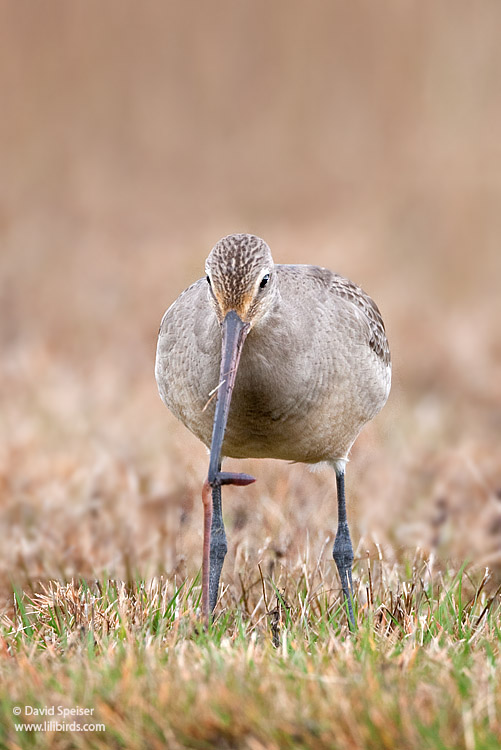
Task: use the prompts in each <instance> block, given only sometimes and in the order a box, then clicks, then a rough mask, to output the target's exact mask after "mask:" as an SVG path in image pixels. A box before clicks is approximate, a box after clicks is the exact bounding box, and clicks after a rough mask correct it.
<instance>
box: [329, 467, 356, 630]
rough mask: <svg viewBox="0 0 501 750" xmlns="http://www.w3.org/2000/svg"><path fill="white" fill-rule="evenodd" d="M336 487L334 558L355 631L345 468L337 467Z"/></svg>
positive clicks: (351, 624)
mask: <svg viewBox="0 0 501 750" xmlns="http://www.w3.org/2000/svg"><path fill="white" fill-rule="evenodd" d="M336 485H337V507H338V517H337V523H338V525H337V534H336V539H335V541H334V549H333V550H332V556H333V557H334V560H335V562H336V565H337V569H338V571H339V577H340V578H341V586H342V587H343V594H344V598H345V601H346V604H347V606H348V618H349V622H350V628H351V629H352V630H353V629H355V617H354V615H353V578H352V575H351V568H352V565H353V546H352V544H351V538H350V530H349V528H348V520H347V517H346V497H345V492H344V468H343V469H339V468H338V467H336Z"/></svg>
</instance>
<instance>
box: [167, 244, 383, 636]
mask: <svg viewBox="0 0 501 750" xmlns="http://www.w3.org/2000/svg"><path fill="white" fill-rule="evenodd" d="M205 271H206V278H203V279H199V280H198V281H196V282H195V283H194V284H192V285H191V286H190V287H189V288H188V289H186V290H185V291H184V292H183V293H182V294H181V296H180V297H179V298H178V299H177V300H176V301H175V302H174V304H172V305H171V307H169V309H168V310H167V312H166V313H165V315H164V316H163V319H162V322H161V325H160V332H159V337H158V346H157V356H156V365H155V375H156V379H157V383H158V389H159V392H160V396H161V397H162V400H163V401H164V403H165V404H166V406H167V407H168V408H169V409H170V410H171V411H172V412H173V414H174V415H175V416H176V417H177V418H178V419H180V420H181V422H183V424H184V425H185V426H186V427H187V428H188V429H189V430H191V432H193V433H194V434H195V435H196V436H197V437H198V438H200V440H201V441H202V442H203V443H205V445H206V446H208V447H209V446H210V460H209V472H208V477H207V479H206V481H205V483H204V489H203V492H202V497H203V500H204V554H203V564H202V573H203V575H202V611H203V615H204V618H205V620H206V622H208V621H209V612H212V611H213V610H214V607H215V605H216V601H217V596H218V586H219V578H220V574H221V568H222V566H223V561H224V558H225V555H226V551H227V542H226V534H225V530H224V523H223V516H222V509H221V485H223V484H249V483H250V482H253V481H254V479H253V477H250V476H248V475H246V474H230V473H227V472H222V471H221V462H222V457H224V456H231V457H233V458H279V459H285V460H287V461H297V462H304V463H307V464H316V463H319V462H327V463H329V464H330V465H331V466H332V467H333V468H334V470H335V472H336V485H337V502H338V528H337V534H336V539H335V542H334V549H333V557H334V560H335V561H336V565H337V568H338V571H339V576H340V579H341V585H342V589H343V593H344V598H345V601H346V603H347V606H348V616H349V621H350V626H351V627H354V624H355V620H354V615H353V607H352V597H353V581H352V573H351V569H352V564H353V547H352V544H351V539H350V532H349V529H348V521H347V516H346V503H345V487H344V475H345V466H346V462H347V460H348V454H349V452H350V448H351V446H352V445H353V443H354V441H355V439H356V437H357V435H358V434H359V432H360V430H361V429H362V427H363V425H364V424H365V423H366V422H368V421H369V420H370V419H372V417H374V416H375V415H376V414H377V413H378V412H379V411H380V409H382V407H383V406H384V404H385V402H386V400H387V398H388V394H389V391H390V382H391V363H390V351H389V348H388V342H387V339H386V334H385V329H384V324H383V320H382V318H381V314H380V312H379V310H378V308H377V306H376V304H375V303H374V302H373V301H372V299H371V298H370V297H369V296H368V295H367V294H365V292H364V291H363V290H362V289H361V288H360V287H358V286H357V285H356V284H354V283H353V282H351V281H349V280H348V279H345V278H343V277H342V276H339V275H338V274H336V273H333V272H332V271H328V270H327V269H325V268H319V267H318V266H310V265H275V264H274V262H273V258H272V257H271V252H270V249H269V247H268V245H267V244H266V242H264V240H262V239H260V238H259V237H255V236H254V235H250V234H233V235H229V236H228V237H224V238H223V239H222V240H220V241H219V242H218V243H217V244H216V245H215V247H214V248H213V249H212V251H211V253H210V255H209V257H208V258H207V261H206V265H205ZM244 344H245V345H244ZM239 363H240V364H239ZM237 370H238V374H237ZM216 396H217V398H216ZM230 402H231V410H230ZM211 493H212V503H211V501H210V495H211Z"/></svg>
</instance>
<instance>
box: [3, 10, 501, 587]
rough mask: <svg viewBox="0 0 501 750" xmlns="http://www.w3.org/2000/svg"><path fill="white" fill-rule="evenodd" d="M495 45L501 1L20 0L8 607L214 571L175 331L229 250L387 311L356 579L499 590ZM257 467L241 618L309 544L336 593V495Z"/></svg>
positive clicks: (242, 555)
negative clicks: (419, 572)
mask: <svg viewBox="0 0 501 750" xmlns="http://www.w3.org/2000/svg"><path fill="white" fill-rule="evenodd" d="M500 32H501V6H500V5H499V3H497V2H494V1H493V2H480V3H474V4H473V3H468V2H456V3H454V6H453V7H452V6H451V5H450V4H448V3H440V2H438V3H435V2H420V3H411V2H388V3H384V4H381V3H369V2H366V3H356V4H355V3H345V2H317V1H315V2H309V3H303V2H294V1H292V2H291V0H288V1H285V0H281V1H278V2H273V3H269V2H262V1H261V0H253V1H252V2H251V1H250V0H241V1H239V2H235V1H233V2H221V0H216V1H215V2H211V3H204V2H194V1H188V2H171V3H161V2H153V1H151V0H147V1H146V2H144V1H143V2H141V3H132V2H128V1H126V0H106V2H102V1H100V2H97V1H96V0H87V1H86V2H81V1H80V0H71V1H68V0H64V1H63V0H60V1H56V0H47V2H44V3H34V2H28V1H27V0H15V1H14V0H11V1H10V2H8V1H7V2H3V3H2V4H1V8H0V101H1V117H0V345H1V352H2V355H1V361H0V441H1V442H0V502H1V507H2V511H1V514H0V531H1V537H2V540H3V541H2V545H0V575H1V582H2V591H3V592H5V595H6V596H8V595H9V594H8V592H9V589H8V582H9V580H10V579H14V580H28V581H31V582H36V581H38V580H39V579H43V578H47V577H50V576H60V577H71V576H72V575H86V576H91V575H101V574H102V572H103V571H106V572H108V573H109V574H110V575H117V576H124V575H126V574H138V575H151V574H153V573H162V572H164V573H172V572H173V571H176V573H177V574H179V575H185V574H186V573H187V572H190V573H193V572H195V571H196V569H197V567H198V566H199V564H200V539H201V507H200V501H199V488H200V483H201V481H202V478H203V476H204V473H205V471H206V454H205V451H204V449H203V447H202V446H200V445H199V444H198V443H197V441H196V440H195V438H193V437H191V436H190V435H189V434H188V433H187V432H186V431H185V430H184V428H181V427H180V426H178V425H177V423H176V422H175V420H174V419H173V418H172V417H171V416H170V415H169V414H168V412H167V411H166V409H165V408H164V407H163V405H162V404H161V402H160V400H159V398H158V396H157V393H156V386H155V382H154V377H153V361H154V351H155V344H156V333H157V330H158V324H159V321H160V318H161V316H162V313H163V311H164V309H166V307H167V306H168V305H169V304H170V303H171V302H172V301H173V300H174V299H175V298H176V296H177V295H178V294H179V293H180V292H181V290H182V289H183V288H185V287H186V286H187V285H188V284H189V283H190V282H191V281H193V280H194V279H196V278H198V277H200V276H202V275H203V261H204V258H205V256H206V255H207V253H208V252H209V250H210V248H211V247H212V245H213V244H214V243H215V242H216V241H217V240H218V239H219V238H220V237H221V236H223V235H225V234H228V233H230V232H234V231H250V232H253V233H255V234H258V235H260V236H262V237H264V238H265V239H266V240H267V242H268V243H269V245H270V246H271V249H272V252H273V253H274V257H275V260H276V261H277V262H311V263H317V264H320V265H325V266H329V267H331V268H333V269H335V270H337V271H338V272H340V273H343V274H345V275H348V276H350V277H351V278H353V279H354V280H355V281H357V282H358V283H360V284H361V285H362V286H363V287H364V288H365V289H366V290H367V291H368V292H369V293H370V294H371V295H372V296H374V298H375V299H376V301H377V302H378V304H379V306H380V308H381V310H382V312H383V315H384V318H385V321H386V324H387V330H388V335H389V338H390V344H391V347H392V353H393V360H394V377H395V381H394V382H395V385H394V389H393V394H392V397H391V400H390V402H389V404H388V406H387V407H386V409H385V411H384V412H383V413H382V414H381V416H380V417H379V418H378V419H377V420H376V421H375V423H374V424H373V425H371V426H370V427H368V428H367V430H366V431H365V433H364V434H363V435H362V437H361V438H360V440H359V443H358V444H357V446H356V448H355V450H354V452H353V457H352V463H351V465H350V467H349V478H348V492H349V493H350V505H351V509H350V515H351V518H352V529H353V536H354V538H355V540H356V542H357V543H358V553H357V554H358V557H359V558H364V557H365V555H366V550H368V551H369V554H371V555H375V556H376V557H377V554H379V553H377V545H378V544H379V545H380V548H381V550H382V553H381V554H384V555H385V556H386V558H387V559H390V560H393V559H394V560H401V559H407V558H409V557H410V558H411V559H412V557H413V556H414V555H415V553H416V546H419V547H420V548H422V549H423V550H424V552H423V554H430V552H431V553H432V557H436V558H437V560H450V559H453V560H456V561H459V562H462V561H463V560H464V559H469V560H470V561H472V562H473V563H475V564H477V566H479V567H481V566H483V565H489V566H490V567H494V570H495V571H499V570H500V568H501V553H500V549H501V450H500V445H499V436H500V434H501V336H500V331H499V325H500V319H501V294H500V284H501V249H500V236H501V137H500V133H501V44H500V43H499V39H500ZM247 468H248V469H250V470H251V471H252V472H253V473H255V475H256V476H258V477H259V482H257V483H256V485H254V486H253V487H252V488H248V490H246V491H245V492H242V491H239V490H229V491H228V493H227V499H226V500H225V514H226V517H227V521H228V532H229V536H230V556H229V558H228V563H227V565H226V568H225V571H226V580H227V581H229V582H230V584H231V585H230V589H229V595H231V592H232V591H233V592H236V593H234V596H237V594H238V591H237V590H238V575H239V574H241V573H242V570H245V571H248V575H249V576H250V577H251V578H252V577H253V576H254V574H255V572H256V570H257V567H256V566H257V563H258V562H259V561H263V564H264V563H266V565H268V568H267V569H269V571H270V572H273V571H274V570H275V569H276V567H275V566H276V564H278V565H281V566H285V569H287V566H288V565H289V564H290V566H293V565H294V564H295V563H296V561H297V560H299V559H301V556H302V555H304V554H306V553H305V550H306V551H307V552H308V554H310V553H311V555H312V559H315V560H316V559H317V557H321V559H322V561H323V562H322V564H323V565H325V566H326V569H328V570H329V571H330V570H332V576H333V578H334V577H335V574H334V572H333V563H332V560H331V558H330V551H329V547H330V544H331V542H332V540H333V535H332V532H333V530H334V528H335V522H336V511H335V500H334V484H333V479H332V477H331V476H330V475H329V474H310V473H309V472H308V471H307V469H306V468H304V467H300V466H295V467H288V466H286V465H281V464H279V463H273V462H261V463H257V464H255V463H253V462H249V466H248V467H247ZM242 470H245V468H243V469H242ZM326 539H328V540H329V541H328V542H327V546H326V547H325V549H324V543H325V540H326ZM244 563H245V564H246V565H247V567H246V566H245V565H244ZM329 566H330V567H329ZM290 569H292V568H290ZM496 575H497V576H498V577H499V572H496Z"/></svg>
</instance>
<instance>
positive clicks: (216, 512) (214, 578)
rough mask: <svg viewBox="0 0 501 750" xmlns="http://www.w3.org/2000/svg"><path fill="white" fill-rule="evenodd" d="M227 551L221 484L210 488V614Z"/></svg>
mask: <svg viewBox="0 0 501 750" xmlns="http://www.w3.org/2000/svg"><path fill="white" fill-rule="evenodd" d="M227 551H228V543H227V541H226V533H225V530H224V522H223V510H222V504H221V485H216V486H215V487H213V488H212V525H211V533H210V567H209V612H210V613H211V614H212V612H213V611H214V607H215V606H216V602H217V593H218V589H219V578H220V576H221V569H222V567H223V563H224V558H225V557H226V553H227Z"/></svg>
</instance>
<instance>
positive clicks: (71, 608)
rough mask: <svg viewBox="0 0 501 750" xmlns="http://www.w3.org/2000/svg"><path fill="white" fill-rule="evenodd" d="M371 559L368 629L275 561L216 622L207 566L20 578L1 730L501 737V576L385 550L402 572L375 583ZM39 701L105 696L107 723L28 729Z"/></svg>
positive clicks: (484, 741) (8, 733) (225, 740)
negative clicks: (203, 618) (492, 585)
mask: <svg viewBox="0 0 501 750" xmlns="http://www.w3.org/2000/svg"><path fill="white" fill-rule="evenodd" d="M358 567H359V570H358V575H359V579H358V580H359V584H358V593H357V601H358V602H359V603H360V606H359V608H358V611H357V623H358V629H357V632H356V634H355V635H350V633H349V632H348V629H347V625H346V617H345V614H344V612H343V608H342V606H341V605H340V601H339V597H338V592H337V591H329V590H328V588H327V587H326V581H323V582H322V584H321V585H317V586H316V587H315V588H313V584H314V580H313V577H310V578H308V575H305V576H303V577H302V578H301V577H299V578H298V580H299V584H298V585H296V586H294V585H292V584H291V583H289V585H288V586H285V587H282V586H281V584H282V583H283V581H281V580H277V581H273V580H270V579H267V578H264V577H263V579H262V581H261V594H260V596H258V595H257V594H255V595H254V596H253V594H252V591H249V590H246V589H245V588H243V589H242V594H241V599H240V602H239V606H238V607H234V608H232V609H226V608H224V607H221V606H220V607H219V609H218V616H217V617H216V619H215V622H214V623H213V625H212V626H211V627H210V629H209V630H208V631H205V630H204V628H203V627H201V625H200V619H199V606H200V585H199V578H198V577H197V578H195V579H192V580H184V581H181V582H176V581H166V580H162V579H159V578H156V579H152V580H150V581H148V582H137V583H131V584H128V585H127V584H125V583H124V582H121V581H115V580H108V579H103V580H101V581H94V582H92V583H88V582H86V581H80V582H75V581H73V582H70V583H67V584H64V585H63V584H61V583H58V582H56V581H52V582H51V583H50V584H49V585H47V586H45V587H44V589H43V590H41V591H39V592H38V593H31V594H21V593H20V592H17V591H15V592H14V594H13V597H14V603H15V604H14V607H13V610H12V612H11V614H10V615H9V616H7V615H6V616H4V617H3V621H2V660H1V665H2V666H1V674H2V687H1V701H0V712H1V714H0V726H1V727H2V728H1V730H0V732H1V734H0V737H1V742H2V746H5V747H22V748H24V747H26V748H28V747H40V748H45V747H47V748H48V747H50V748H69V747H95V748H104V747H107V748H108V747H116V748H120V747H131V748H142V747H152V748H155V747H159V748H160V747H165V746H167V747H169V748H200V749H202V748H212V747H221V748H236V747H238V748H240V747H242V748H250V749H251V750H255V749H256V748H298V747H299V748H333V747H350V748H410V749H412V748H416V749H417V748H420V749H421V748H423V747H426V748H437V750H438V749H439V748H456V747H458V748H466V749H467V750H473V748H475V749H476V750H479V749H480V748H493V750H494V748H497V747H499V741H500V738H501V720H500V717H501V661H500V647H501V600H500V596H499V590H498V591H497V592H494V593H490V594H488V593H487V591H488V576H484V579H483V580H482V581H481V582H480V583H479V584H478V585H477V586H474V585H473V582H472V581H471V580H470V578H469V576H468V574H467V572H465V571H464V570H460V571H458V572H457V573H456V574H453V573H452V572H450V573H448V574H447V575H445V576H442V575H440V576H437V577H436V579H435V580H433V581H432V580H431V579H429V577H428V576H427V571H428V567H427V564H425V562H423V561H420V562H418V563H416V561H414V565H413V566H411V571H410V576H409V575H407V574H406V571H405V570H403V569H396V568H395V566H393V567H391V566H390V565H389V564H387V563H383V565H382V567H383V568H384V575H383V576H380V578H379V580H380V581H382V580H383V579H385V580H386V581H387V582H388V583H387V585H383V584H382V583H381V584H380V585H379V586H378V587H377V588H375V587H374V584H373V580H374V576H373V575H372V572H371V571H370V568H366V569H365V571H363V570H362V567H365V566H362V565H361V564H359V566H358ZM408 572H409V571H408ZM289 581H292V577H289ZM466 591H468V593H465V592H466ZM223 598H224V597H223ZM265 600H266V604H265ZM249 609H250V610H251V611H249ZM26 705H28V706H33V707H38V708H40V709H41V708H43V707H47V706H48V707H51V706H54V707H56V708H55V710H56V711H57V710H58V709H57V707H59V706H62V707H68V708H72V707H75V706H80V707H83V708H85V707H88V708H92V709H93V714H92V717H91V721H92V722H95V723H100V724H103V725H104V726H105V729H104V731H96V732H87V733H78V732H72V731H67V732H62V731H58V732H53V733H50V732H46V733H37V734H33V733H30V732H28V731H26V730H25V731H22V732H18V731H16V729H15V723H18V724H19V723H21V722H26V721H32V722H38V721H40V720H41V719H40V717H36V716H26V715H25V712H24V709H23V715H21V716H19V717H14V715H13V708H14V707H15V706H20V707H24V706H26ZM66 720H67V721H68V719H66ZM79 721H82V718H81V717H80V718H79Z"/></svg>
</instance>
